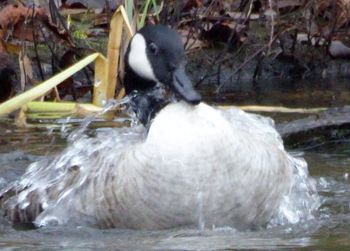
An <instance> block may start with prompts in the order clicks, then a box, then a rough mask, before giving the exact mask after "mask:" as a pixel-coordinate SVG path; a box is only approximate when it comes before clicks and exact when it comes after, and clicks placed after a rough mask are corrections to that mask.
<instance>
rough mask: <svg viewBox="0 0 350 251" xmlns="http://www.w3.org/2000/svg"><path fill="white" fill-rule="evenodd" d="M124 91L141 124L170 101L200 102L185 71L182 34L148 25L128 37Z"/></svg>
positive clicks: (148, 120)
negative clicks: (130, 37)
mask: <svg viewBox="0 0 350 251" xmlns="http://www.w3.org/2000/svg"><path fill="white" fill-rule="evenodd" d="M124 87H125V91H126V94H127V95H129V96H130V97H131V106H132V108H133V110H134V111H135V113H136V116H137V118H138V119H139V120H140V122H141V123H142V124H144V125H147V124H149V122H150V121H151V119H152V118H153V117H154V116H155V114H156V113H157V112H158V111H159V110H160V109H162V108H163V107H164V106H165V105H166V104H168V103H169V102H171V101H172V100H184V101H186V102H188V103H189V104H192V105H196V104H198V103H200V101H201V96H200V95H199V93H198V92H197V91H195V90H194V88H193V86H192V83H191V81H190V79H189V78H188V76H187V75H186V72H185V50H184V46H183V43H182V40H181V37H180V35H179V34H178V33H176V32H175V31H174V30H172V29H170V28H168V27H166V26H162V25H149V26H145V27H143V28H142V29H141V30H139V31H138V32H137V33H136V34H135V35H134V36H133V37H132V39H131V41H130V43H129V46H128V49H127V51H126V54H125V80H124Z"/></svg>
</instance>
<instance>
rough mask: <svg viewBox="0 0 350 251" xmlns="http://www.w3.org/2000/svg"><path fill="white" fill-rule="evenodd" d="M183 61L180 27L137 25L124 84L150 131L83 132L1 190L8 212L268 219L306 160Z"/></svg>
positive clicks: (52, 220) (96, 219) (110, 221)
mask: <svg viewBox="0 0 350 251" xmlns="http://www.w3.org/2000/svg"><path fill="white" fill-rule="evenodd" d="M184 60H185V52H184V48H183V44H182V41H181V38H180V36H179V35H178V34H177V33H176V32H175V31H173V30H172V29H170V28H168V27H166V26H161V25H153V26H146V27H144V28H142V29H141V30H140V31H138V32H137V33H136V34H135V35H134V36H133V38H132V39H131V41H130V43H129V46H128V49H127V52H126V54H125V66H126V68H125V72H126V76H125V89H126V93H127V94H128V95H129V96H130V99H131V106H132V108H133V110H134V111H135V113H136V115H137V118H138V119H139V120H140V121H141V123H142V124H143V125H144V126H145V127H146V128H147V129H142V128H145V127H144V126H142V125H139V126H136V128H121V129H110V130H107V131H102V132H100V133H99V134H97V136H95V137H87V136H84V137H82V138H81V139H79V140H76V141H74V142H71V146H69V147H68V148H67V149H66V150H65V151H64V152H63V153H62V154H60V155H58V156H56V157H53V158H46V159H44V160H43V161H41V162H37V163H34V164H32V165H31V166H30V167H29V168H28V170H27V171H26V173H25V174H24V176H23V177H22V178H21V179H20V180H19V181H18V182H17V183H16V184H13V185H12V186H10V187H9V188H8V189H7V190H6V191H3V192H2V195H1V196H0V199H1V198H2V207H3V208H5V211H6V213H7V215H8V217H9V218H10V219H11V220H12V221H13V222H15V223H16V222H34V223H35V224H36V225H37V226H43V225H47V224H75V225H79V224H81V225H85V224H87V225H92V226H97V227H102V228H110V227H116V228H132V229H165V228H173V227H179V226H198V225H200V226H202V227H203V226H209V227H211V226H231V227H235V228H237V229H247V228H252V227H255V226H264V225H265V224H266V223H267V222H269V220H270V219H271V217H273V215H274V214H275V213H276V212H277V211H278V210H279V207H280V205H281V203H282V200H283V198H284V197H285V196H288V194H289V193H290V191H291V189H292V186H293V182H294V178H293V177H294V176H293V173H294V172H295V168H296V165H298V164H297V163H298V162H297V161H296V160H295V159H294V158H293V157H292V156H291V155H290V154H289V153H288V152H287V151H286V150H285V149H284V146H283V143H282V140H281V138H280V136H279V134H278V132H277V131H276V130H275V128H274V125H273V122H272V120H271V119H269V118H265V117H262V116H259V115H254V114H249V113H246V112H243V111H242V110H240V109H237V108H233V109H230V110H228V111H223V110H220V109H218V108H215V107H212V106H210V105H208V104H206V103H204V102H202V101H201V96H200V94H199V93H198V92H197V91H196V90H195V89H194V88H193V87H192V84H191V81H190V80H189V78H188V77H187V75H186V73H185V63H184V62H185V61H184ZM89 146H90V147H89Z"/></svg>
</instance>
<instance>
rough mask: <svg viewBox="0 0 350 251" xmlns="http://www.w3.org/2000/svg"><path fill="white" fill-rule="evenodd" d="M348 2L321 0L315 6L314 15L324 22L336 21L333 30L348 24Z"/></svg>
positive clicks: (349, 2)
mask: <svg viewBox="0 0 350 251" xmlns="http://www.w3.org/2000/svg"><path fill="white" fill-rule="evenodd" d="M349 13H350V0H321V1H319V3H318V4H317V6H316V15H317V16H319V17H321V18H323V19H324V20H325V21H331V20H334V21H336V23H335V28H341V27H343V26H344V25H346V24H348V23H349V20H350V19H349V17H350V16H349Z"/></svg>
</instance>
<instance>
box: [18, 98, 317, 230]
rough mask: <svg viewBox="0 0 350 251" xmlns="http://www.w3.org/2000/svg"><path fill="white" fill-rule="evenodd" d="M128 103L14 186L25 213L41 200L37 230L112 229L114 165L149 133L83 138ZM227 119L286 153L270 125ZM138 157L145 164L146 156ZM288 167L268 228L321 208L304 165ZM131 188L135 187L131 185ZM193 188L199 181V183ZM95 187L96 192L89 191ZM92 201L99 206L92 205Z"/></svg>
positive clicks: (257, 119) (137, 130)
mask: <svg viewBox="0 0 350 251" xmlns="http://www.w3.org/2000/svg"><path fill="white" fill-rule="evenodd" d="M127 102H128V100H122V101H121V102H117V103H112V104H111V105H109V106H108V107H107V108H106V109H105V110H104V111H103V112H101V113H99V114H97V115H95V116H90V117H88V118H86V119H85V120H84V121H83V123H82V125H81V127H79V128H78V129H76V130H75V131H73V132H72V133H71V134H70V135H69V137H68V141H69V143H70V145H69V146H68V148H67V149H66V150H64V151H63V152H62V153H61V154H59V155H58V156H52V157H48V158H45V159H43V160H41V161H39V162H35V163H33V164H31V165H30V166H29V167H28V170H27V172H26V174H25V175H24V176H23V177H22V179H21V180H20V181H19V182H18V183H17V185H16V186H17V190H18V191H22V192H21V193H20V194H19V196H18V198H17V201H15V205H16V206H18V207H19V208H20V209H23V210H26V208H28V206H29V205H30V201H31V200H33V199H35V200H38V204H40V205H41V207H42V210H43V212H42V213H41V214H40V215H39V217H37V219H36V224H37V225H39V226H46V225H56V224H74V225H95V224H97V223H96V222H95V221H94V219H95V217H94V216H96V215H97V217H100V218H99V219H100V220H101V219H102V220H101V221H103V225H104V226H105V227H108V226H109V224H111V223H110V219H109V218H108V217H110V216H104V214H103V212H105V210H107V209H106V208H113V206H114V205H110V204H109V203H110V202H107V201H105V199H104V198H105V197H106V196H107V195H106V194H109V196H114V194H113V189H115V188H114V187H108V188H106V187H105V185H106V184H107V185H108V184H111V179H114V176H113V172H115V171H116V170H115V169H113V168H112V167H113V166H115V163H119V161H121V160H123V158H124V153H125V152H126V151H127V150H128V149H129V148H130V147H132V146H133V145H135V144H137V143H139V142H142V141H143V140H144V139H145V137H146V135H147V130H146V129H145V128H144V127H142V126H138V125H133V126H132V127H130V128H129V127H128V128H125V127H124V128H99V129H97V130H96V131H95V133H94V135H87V134H86V133H85V132H86V128H88V126H89V124H90V123H91V122H93V121H94V119H95V118H96V117H97V116H98V115H101V114H102V113H104V112H107V111H109V110H111V109H113V108H115V107H116V106H120V105H122V104H125V103H127ZM223 114H224V116H225V117H226V118H228V119H229V120H230V121H232V123H242V125H240V126H241V127H242V128H249V129H250V130H252V132H253V131H254V132H255V133H258V134H261V135H262V136H264V137H266V135H270V136H271V137H272V138H274V139H277V140H278V141H279V143H280V144H279V148H281V149H283V143H282V140H281V138H280V136H279V134H278V133H277V132H276V131H275V130H274V127H273V121H272V120H271V119H268V118H265V117H262V116H258V115H248V114H246V113H244V112H242V111H240V110H237V109H233V110H229V111H227V112H223ZM237 116H243V117H245V118H244V119H241V120H240V121H237V120H236V119H235V118H236V117H237ZM134 157H135V158H140V159H141V160H143V159H142V156H134ZM164 161H167V160H166V159H165V160H164ZM289 161H290V163H291V165H293V170H294V174H293V186H292V189H291V191H290V193H289V194H288V195H286V196H285V197H284V198H283V202H282V204H281V206H280V207H279V209H278V212H277V213H276V215H275V216H274V217H273V219H272V220H271V222H270V223H269V225H268V226H269V227H272V226H275V225H283V224H295V223H297V222H300V221H303V220H308V219H310V218H312V217H313V214H314V211H315V210H316V209H317V207H318V203H319V202H318V195H317V193H316V192H315V191H316V190H315V189H314V184H313V182H312V179H310V177H309V175H308V171H307V165H306V162H305V161H304V160H303V159H301V158H294V157H292V156H289ZM181 170H182V169H181ZM183 170H185V169H183ZM130 171H133V170H130ZM177 175H179V176H181V175H182V176H184V175H186V174H185V173H178V174H177ZM96 177H97V178H98V181H99V184H98V185H94V184H92V183H94V182H96V179H95V178H96ZM129 182H134V181H133V180H130V181H129ZM195 182H199V181H196V180H195ZM225 182H226V181H225ZM206 183H207V182H206ZM225 184H227V185H229V184H230V183H229V182H228V181H227V183H225ZM171 185H176V184H171ZM204 185H205V184H202V183H200V182H199V183H197V190H196V191H197V197H196V199H197V201H196V203H195V204H196V208H192V209H193V211H194V212H195V214H196V216H197V220H198V222H197V223H198V225H197V226H198V228H199V229H202V230H203V229H204V228H205V227H206V222H205V221H206V219H205V217H204V213H203V210H206V208H205V207H204V205H203V198H204V197H205V196H207V195H205V192H206V190H203V187H204ZM91 187H93V190H91V189H90V188H91ZM53 191H54V192H53ZM140 192H142V191H140ZM34 193H36V194H39V196H36V197H33V194H34ZM242 196H243V195H242ZM90 201H95V202H96V203H95V204H94V203H93V204H91V203H90ZM116 203H118V201H116ZM144 203H147V201H146V202H144ZM167 203H171V202H167ZM77 206H78V208H77ZM79 207H81V210H80V208H79ZM80 211H81V212H84V213H81V212H80ZM86 212H88V213H86ZM101 215H103V216H101ZM108 215H110V214H108ZM217 227H218V228H220V227H224V226H216V227H214V226H213V228H217Z"/></svg>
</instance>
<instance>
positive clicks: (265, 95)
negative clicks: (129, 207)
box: [0, 79, 350, 250]
mask: <svg viewBox="0 0 350 251" xmlns="http://www.w3.org/2000/svg"><path fill="white" fill-rule="evenodd" d="M203 93H204V97H205V99H206V100H207V101H208V102H209V103H213V104H237V105H248V104H249V105H252V104H259V105H283V106H289V107H308V108H310V107H323V106H325V107H336V106H343V105H349V104H350V83H349V81H348V80H346V79H338V80H314V81H305V80H304V81H294V82H293V81H287V82H286V81H284V82H282V81H281V82H279V81H273V82H267V81H266V82H261V83H258V84H251V83H249V84H240V85H239V84H237V85H235V87H234V88H231V89H228V90H225V93H223V94H220V95H215V94H212V93H213V92H212V88H203ZM270 116H272V117H274V118H277V119H278V120H279V121H286V120H292V119H294V118H297V117H298V116H300V115H297V114H288V115H283V116H281V115H278V114H270ZM73 125H74V123H68V124H67V123H64V120H61V121H56V123H55V127H54V129H48V128H43V129H19V128H16V127H15V126H13V122H12V121H10V120H2V121H0V189H1V188H2V187H4V186H5V185H6V184H7V183H9V182H11V181H13V180H16V179H18V178H19V176H20V175H21V174H22V173H23V172H24V170H25V168H26V167H27V166H28V165H29V164H30V163H32V162H34V161H36V160H38V159H40V158H44V157H45V156H48V155H52V154H54V153H57V152H60V151H61V150H62V149H64V148H65V146H66V138H67V136H68V133H69V131H70V126H73ZM99 126H106V125H103V124H101V123H100V124H95V126H92V127H91V126H90V127H91V128H90V129H89V130H91V131H93V130H95V129H94V128H93V127H99ZM293 151H298V152H300V154H302V155H303V156H304V157H305V159H306V160H307V162H308V164H309V171H310V174H311V176H313V177H314V178H315V179H316V181H317V187H318V192H319V193H320V195H321V201H322V205H321V207H320V209H319V212H318V215H316V219H314V220H312V221H308V222H302V223H297V224H294V225H287V226H280V227H272V228H268V229H263V230H257V231H247V232H238V231H235V230H233V229H230V228H219V229H207V230H198V229H186V228H181V229H172V230H164V231H134V230H120V229H110V230H100V229H93V228H87V227H77V228H68V227H46V228H41V229H36V230H18V229H14V228H12V227H11V225H9V224H8V223H7V222H6V219H4V218H2V217H1V216H0V250H151V249H154V250H232V249H249V250H252V249H253V250H283V249H288V250H350V180H349V179H350V177H349V173H350V139H349V138H347V139H343V140H338V141H336V142H324V143H323V144H320V145H317V146H310V147H308V148H307V149H293Z"/></svg>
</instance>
